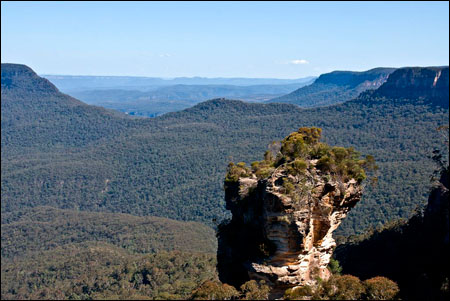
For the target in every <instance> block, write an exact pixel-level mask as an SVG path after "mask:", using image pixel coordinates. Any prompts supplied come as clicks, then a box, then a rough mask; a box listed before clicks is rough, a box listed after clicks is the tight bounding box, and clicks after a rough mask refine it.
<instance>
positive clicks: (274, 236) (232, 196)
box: [218, 128, 373, 296]
mask: <svg viewBox="0 0 450 301" xmlns="http://www.w3.org/2000/svg"><path fill="white" fill-rule="evenodd" d="M320 132H321V131H320V129H317V128H311V129H308V128H301V129H300V130H299V131H298V132H295V133H292V134H291V135H289V136H288V137H286V138H285V139H284V140H283V141H282V142H281V143H279V144H273V145H272V146H271V148H270V150H269V151H268V152H266V155H265V159H264V160H263V161H261V162H254V163H252V170H250V169H249V168H247V167H246V166H245V164H243V163H239V164H238V165H234V164H230V166H229V170H228V174H227V178H226V180H225V199H226V206H227V209H228V210H231V213H232V219H231V221H230V222H228V223H226V224H223V225H221V226H220V227H219V231H218V238H219V249H218V269H219V276H220V278H221V280H222V281H223V282H225V283H229V284H233V285H235V286H238V285H240V284H242V283H243V282H245V281H247V280H249V279H264V280H265V281H266V282H268V283H269V284H270V285H271V286H272V287H273V294H275V296H276V294H277V292H278V293H281V292H283V291H284V290H285V289H286V288H289V287H293V286H299V285H304V284H313V283H314V282H315V281H316V279H317V277H320V278H322V279H327V278H328V277H329V271H328V269H327V265H328V263H329V261H330V258H331V255H332V252H333V249H334V247H335V242H334V239H333V237H332V233H333V231H334V230H336V228H337V227H338V226H339V224H340V223H341V221H342V219H343V218H345V216H346V215H347V212H348V211H349V210H350V209H351V208H352V207H354V206H355V205H356V203H357V202H358V201H359V200H360V199H361V194H362V185H361V182H362V180H364V179H365V177H366V175H365V173H364V169H363V168H364V167H368V166H369V165H370V164H372V165H373V160H371V158H368V160H361V159H360V158H359V154H358V153H357V152H355V151H354V150H353V149H351V148H350V149H345V148H342V147H333V148H331V147H329V146H327V145H325V144H323V143H320V142H319V139H320Z"/></svg>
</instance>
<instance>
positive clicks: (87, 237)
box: [1, 207, 217, 258]
mask: <svg viewBox="0 0 450 301" xmlns="http://www.w3.org/2000/svg"><path fill="white" fill-rule="evenodd" d="M86 241H97V242H105V243H110V244H112V245H115V246H117V247H121V248H124V249H126V250H128V251H130V252H133V253H154V252H159V251H172V250H179V251H185V252H206V253H211V254H213V253H215V251H216V244H217V242H216V239H215V233H214V230H213V229H211V228H209V227H208V226H205V225H203V224H200V223H196V222H180V221H175V220H170V219H166V218H159V217H151V216H146V217H138V216H132V215H128V214H117V213H116V214H113V213H98V212H80V211H73V210H61V209H55V208H52V207H36V208H33V209H23V210H20V211H18V212H14V213H5V214H2V236H1V245H2V249H1V255H2V258H14V257H21V256H26V255H27V254H28V253H30V252H37V251H44V250H49V249H52V248H54V247H57V246H63V245H65V244H68V243H81V242H86Z"/></svg>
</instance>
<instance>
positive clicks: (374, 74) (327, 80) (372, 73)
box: [315, 68, 395, 89]
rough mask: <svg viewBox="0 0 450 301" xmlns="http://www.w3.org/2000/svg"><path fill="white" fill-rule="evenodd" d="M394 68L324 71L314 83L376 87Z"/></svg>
mask: <svg viewBox="0 0 450 301" xmlns="http://www.w3.org/2000/svg"><path fill="white" fill-rule="evenodd" d="M394 70H395V69H394V68H375V69H371V70H368V71H363V72H355V71H333V72H330V73H325V74H322V75H320V76H319V78H318V79H316V81H315V83H316V84H333V85H337V86H347V87H357V86H359V85H363V86H365V87H367V88H372V89H373V88H374V87H375V88H377V87H379V86H381V84H383V83H384V82H385V81H386V79H387V78H388V76H389V74H390V73H392V72H393V71H394Z"/></svg>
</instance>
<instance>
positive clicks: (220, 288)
mask: <svg viewBox="0 0 450 301" xmlns="http://www.w3.org/2000/svg"><path fill="white" fill-rule="evenodd" d="M239 295H240V293H239V292H238V291H237V290H236V289H235V288H234V287H232V286H230V285H228V284H224V283H221V282H220V281H217V280H215V281H211V280H207V281H205V282H204V283H202V284H201V285H200V287H198V288H197V289H195V290H194V291H193V292H192V295H191V297H190V298H189V299H190V300H232V299H236V297H238V296H239Z"/></svg>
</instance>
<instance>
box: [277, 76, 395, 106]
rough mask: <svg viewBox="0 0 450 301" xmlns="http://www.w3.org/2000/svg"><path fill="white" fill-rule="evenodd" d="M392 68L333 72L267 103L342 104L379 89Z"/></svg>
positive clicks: (302, 104)
mask: <svg viewBox="0 0 450 301" xmlns="http://www.w3.org/2000/svg"><path fill="white" fill-rule="evenodd" d="M394 70H395V69H394V68H375V69H371V70H367V71H362V72H354V71H333V72H330V73H325V74H322V75H321V76H319V78H317V79H316V80H315V81H314V82H313V83H312V84H310V85H308V86H306V87H302V88H299V89H297V90H295V91H293V92H291V93H289V94H286V95H283V96H280V97H276V98H274V99H271V100H270V101H269V102H281V103H291V104H296V105H298V106H300V107H303V108H311V107H317V106H328V105H333V104H337V103H343V102H346V101H348V100H351V99H353V98H356V97H358V95H359V94H360V93H361V92H364V91H366V90H369V89H376V88H378V87H380V86H381V85H382V84H383V83H384V82H385V81H386V79H387V77H388V76H389V74H391V73H392V72H393V71H394Z"/></svg>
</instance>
